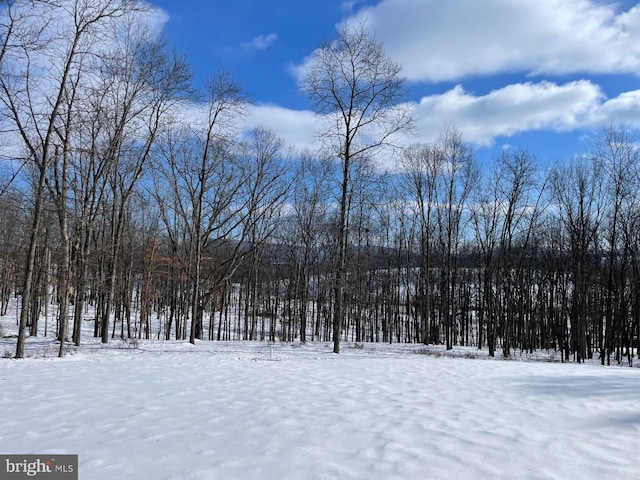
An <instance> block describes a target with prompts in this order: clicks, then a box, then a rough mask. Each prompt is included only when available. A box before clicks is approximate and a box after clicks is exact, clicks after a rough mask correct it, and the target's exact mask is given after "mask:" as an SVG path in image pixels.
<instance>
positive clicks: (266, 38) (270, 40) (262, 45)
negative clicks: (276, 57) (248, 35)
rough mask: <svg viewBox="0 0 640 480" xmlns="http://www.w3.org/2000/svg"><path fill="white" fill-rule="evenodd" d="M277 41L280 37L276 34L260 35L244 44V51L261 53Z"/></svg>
mask: <svg viewBox="0 0 640 480" xmlns="http://www.w3.org/2000/svg"><path fill="white" fill-rule="evenodd" d="M276 40H278V35H277V34H275V33H270V34H268V35H258V36H257V37H255V38H254V39H252V40H251V41H250V42H246V43H243V44H242V49H243V50H245V51H247V52H259V51H262V50H266V49H267V48H269V47H271V46H272V45H273V44H274V43H275V42H276Z"/></svg>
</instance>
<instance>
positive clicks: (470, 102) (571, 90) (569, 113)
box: [246, 80, 640, 148]
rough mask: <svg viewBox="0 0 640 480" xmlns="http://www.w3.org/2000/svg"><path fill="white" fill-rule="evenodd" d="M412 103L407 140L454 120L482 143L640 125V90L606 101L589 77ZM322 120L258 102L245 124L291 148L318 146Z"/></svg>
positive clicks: (425, 137)
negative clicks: (411, 123)
mask: <svg viewBox="0 0 640 480" xmlns="http://www.w3.org/2000/svg"><path fill="white" fill-rule="evenodd" d="M411 107H412V108H413V110H414V115H415V118H416V128H415V129H414V131H413V132H412V136H411V137H407V138H406V139H405V141H406V143H407V144H410V143H415V142H416V141H418V142H425V143H426V142H432V141H434V140H435V139H436V138H437V137H438V135H439V134H440V132H441V131H442V129H443V128H444V127H446V126H447V125H449V124H453V125H455V126H456V127H457V128H458V129H459V130H460V131H461V133H462V135H463V137H464V139H465V140H466V141H468V142H470V143H472V144H475V145H478V146H487V145H492V144H494V142H495V141H496V139H498V138H503V139H504V138H509V137H512V136H514V135H517V134H519V133H522V132H527V131H536V130H537V131H543V130H544V131H556V132H569V131H578V130H582V129H591V128H601V127H607V126H609V125H611V124H612V123H620V124H627V125H629V126H631V127H634V128H640V90H637V91H633V92H625V93H622V94H621V95H619V96H617V97H615V98H611V99H607V98H605V96H604V94H603V92H602V90H601V88H600V87H599V86H598V85H596V84H594V83H592V82H590V81H586V80H580V81H574V82H568V83H565V84H562V85H558V84H555V83H553V82H546V81H543V82H538V83H519V84H513V85H507V86H505V87H503V88H500V89H497V90H494V91H492V92H489V93H487V94H486V95H475V94H473V93H470V92H467V91H465V89H464V87H463V86H462V85H457V86H455V87H454V88H452V89H450V90H448V91H446V92H444V93H441V94H436V95H429V96H425V97H423V98H422V99H421V100H420V101H418V102H414V103H412V104H411ZM320 122H321V119H320V118H319V117H318V116H316V115H315V114H314V113H313V112H311V111H308V110H292V109H287V108H283V107H280V106H275V105H258V106H253V107H251V108H250V115H249V117H248V118H247V121H246V127H247V128H252V127H257V126H266V127H268V128H270V129H272V130H273V131H274V132H275V133H276V134H277V135H279V136H280V137H282V138H283V139H284V140H285V141H286V142H287V143H288V144H290V145H292V146H295V147H298V148H315V147H317V146H318V144H317V138H316V135H315V133H316V132H317V131H318V130H319V128H320V126H321V123H320Z"/></svg>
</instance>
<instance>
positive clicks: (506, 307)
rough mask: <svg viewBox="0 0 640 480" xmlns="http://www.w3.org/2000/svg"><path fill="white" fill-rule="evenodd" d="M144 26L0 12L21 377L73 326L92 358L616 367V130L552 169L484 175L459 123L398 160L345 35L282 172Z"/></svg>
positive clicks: (513, 160) (264, 130)
mask: <svg viewBox="0 0 640 480" xmlns="http://www.w3.org/2000/svg"><path fill="white" fill-rule="evenodd" d="M146 8H148V7H147V6H145V4H143V3H139V2H136V1H126V0H75V1H59V2H58V1H55V0H52V1H48V0H16V1H13V2H4V5H3V2H0V14H1V20H0V44H1V46H0V161H1V163H0V211H1V212H2V214H1V215H0V224H1V225H0V316H2V317H5V318H9V317H10V318H15V322H16V325H17V331H18V335H17V339H16V351H15V357H16V358H22V357H23V356H24V348H25V342H26V338H27V337H34V336H43V335H45V336H55V337H56V338H57V339H58V340H59V341H60V342H59V343H60V351H59V354H60V356H63V355H64V353H65V346H66V345H76V346H79V345H81V343H82V342H83V341H86V337H83V335H86V334H87V333H86V332H87V331H88V329H87V328H86V326H87V325H89V324H90V325H91V331H92V334H93V336H94V337H96V338H99V339H100V341H101V342H102V343H108V342H110V341H113V339H149V338H156V339H158V340H184V341H189V342H191V343H196V341H197V340H203V341H225V340H234V341H270V342H280V341H282V342H296V341H299V342H314V341H322V342H333V348H334V352H335V353H339V352H340V343H341V342H344V341H349V342H358V343H361V342H387V343H423V344H437V345H444V346H446V348H447V349H451V348H453V347H454V346H457V345H464V346H472V347H477V348H478V349H488V351H489V355H491V356H494V355H501V356H504V357H507V358H508V357H511V356H513V355H514V354H515V352H517V351H528V352H534V351H536V350H555V351H559V352H562V358H563V360H565V361H574V362H584V361H586V360H588V359H594V358H595V359H598V360H599V361H600V362H601V363H602V364H603V365H610V364H612V363H614V364H619V363H622V362H625V363H628V364H629V365H632V364H633V359H634V356H635V354H636V353H637V352H638V349H639V348H640V288H639V285H640V208H639V205H640V189H639V188H638V185H640V182H639V180H640V156H639V153H638V144H637V141H636V139H635V138H634V137H633V135H632V133H631V132H630V131H629V130H627V129H626V128H625V127H624V126H621V125H612V126H610V127H609V128H607V129H605V130H604V131H601V132H599V134H598V136H597V138H596V140H595V141H594V142H593V143H592V144H591V145H590V147H589V149H588V151H586V152H576V154H575V156H574V157H573V158H570V159H561V160H558V161H555V162H553V163H552V162H551V161H550V160H549V159H541V158H538V156H537V155H536V154H535V146H531V147H513V148H509V149H504V150H503V151H502V153H501V154H500V155H497V156H495V157H494V158H493V159H491V160H490V161H481V160H479V159H478V158H477V157H476V154H475V152H474V149H473V146H472V145H471V144H469V143H467V142H466V141H465V139H464V138H463V136H462V134H461V133H460V131H459V130H458V129H457V128H456V126H455V125H447V126H444V127H443V129H442V132H441V134H440V136H439V138H438V139H437V140H436V141H434V142H433V143H430V144H414V143H412V142H411V141H403V142H399V141H398V140H399V139H405V140H406V138H410V132H411V127H412V118H411V112H410V111H409V110H408V109H406V108H403V103H402V100H403V82H402V71H401V68H400V66H399V65H397V64H396V63H394V62H393V61H392V60H391V59H390V58H389V57H388V56H387V55H386V53H385V51H384V49H383V47H382V46H381V45H380V44H379V43H377V42H376V40H375V39H374V38H371V37H369V36H368V35H367V34H366V33H365V31H364V30H363V29H361V30H347V29H346V28H345V29H343V30H342V31H340V32H339V33H338V34H337V35H336V37H335V38H334V39H332V40H331V41H329V42H326V43H325V44H323V45H321V48H319V49H318V50H317V51H316V53H315V57H314V58H313V61H312V62H311V63H310V66H309V70H308V73H307V76H306V77H305V80H304V82H303V84H302V86H301V92H300V94H301V95H304V96H305V97H306V98H308V99H309V102H310V105H312V107H313V109H314V111H315V112H316V113H317V115H318V118H319V125H320V128H319V131H318V138H319V139H320V143H321V144H322V145H321V147H322V148H320V149H318V150H317V151H315V150H313V151H312V150H305V151H300V150H296V149H294V148H292V147H290V146H288V145H286V144H285V143H284V141H283V140H281V139H280V138H278V136H277V135H276V134H275V133H274V132H273V131H272V130H271V129H270V128H269V125H265V126H263V127H260V128H255V129H251V130H246V129H243V126H242V125H243V123H242V121H243V118H244V117H245V116H246V115H247V114H248V105H250V102H251V98H250V92H245V91H244V90H243V88H242V86H241V84H240V83H239V82H238V81H237V80H236V79H234V78H232V77H231V75H230V74H228V73H226V72H225V71H223V70H216V71H215V72H213V73H212V75H211V77H210V80H209V81H208V82H207V83H206V84H205V85H194V84H193V82H192V77H191V74H190V71H189V65H188V62H187V60H186V58H185V57H184V56H182V55H180V54H178V53H176V52H174V51H173V50H172V48H171V46H170V45H168V44H167V42H166V41H165V40H164V39H163V38H162V36H161V35H159V34H158V33H157V32H156V31H155V30H154V29H153V27H152V26H151V25H148V24H147V23H145V22H144V21H141V18H142V17H141V15H142V14H143V13H144V10H145V9H146ZM345 65H348V66H349V68H345ZM11 305H16V306H17V309H16V311H14V310H12V309H11V308H9V307H10V306H11ZM0 318H1V317H0ZM49 319H51V322H50V323H49ZM83 325H84V326H85V329H84V333H83V332H82V330H83ZM0 334H1V332H0Z"/></svg>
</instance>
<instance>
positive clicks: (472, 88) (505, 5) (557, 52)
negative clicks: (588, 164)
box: [152, 0, 640, 161]
mask: <svg viewBox="0 0 640 480" xmlns="http://www.w3.org/2000/svg"><path fill="white" fill-rule="evenodd" d="M152 3H153V4H154V5H156V6H158V7H160V8H161V9H162V10H163V11H164V12H165V14H166V15H165V17H164V20H165V24H164V26H165V31H166V34H167V37H168V39H169V42H170V44H171V45H173V46H174V47H175V48H176V49H177V50H178V51H180V52H184V53H185V54H187V56H188V58H189V60H190V63H191V65H192V68H193V71H194V74H195V78H196V80H197V81H202V80H204V79H206V78H207V76H208V75H210V74H211V73H212V72H213V71H215V70H216V68H218V67H220V68H222V69H225V70H228V71H229V72H231V74H232V75H233V77H234V78H235V79H236V80H238V81H239V82H240V83H241V84H242V85H243V87H244V88H245V89H246V91H247V93H248V94H249V95H250V96H251V97H252V98H253V99H254V101H255V102H256V104H255V106H254V107H253V108H252V115H251V117H250V118H249V119H248V120H247V121H248V123H249V124H250V125H263V126H267V127H270V128H272V129H273V130H274V131H275V132H276V133H278V134H279V135H280V136H282V137H283V138H284V139H285V141H287V142H288V143H291V144H293V145H296V146H304V145H305V144H308V143H309V142H311V141H312V139H313V132H312V130H313V128H314V118H313V115H312V114H311V113H310V112H309V111H308V104H307V102H306V99H305V98H304V97H302V96H301V95H300V94H299V93H298V91H297V79H296V76H295V72H296V71H297V70H299V69H296V67H300V66H301V65H303V64H304V61H305V58H306V57H307V56H309V55H310V54H311V53H312V52H313V50H314V49H315V48H316V47H317V46H318V45H319V44H320V43H321V42H322V41H323V40H326V39H329V38H331V37H332V36H333V35H334V34H335V32H336V27H337V25H339V24H340V23H341V22H361V21H364V22H365V25H366V26H367V28H368V29H370V30H371V31H372V33H374V34H375V35H376V36H377V38H378V39H379V40H380V41H381V42H382V43H383V45H384V46H385V48H386V50H387V52H388V54H389V55H390V56H391V57H392V58H393V59H394V60H396V61H398V62H399V63H400V64H401V65H403V74H404V75H405V76H406V78H407V85H408V92H409V97H410V98H409V100H410V101H411V102H413V103H414V111H415V116H416V127H417V128H416V132H415V141H416V142H429V141H433V140H434V139H435V138H436V136H437V134H438V133H439V132H440V131H441V130H442V128H444V126H446V125H447V124H454V125H456V126H457V127H458V128H459V129H460V130H461V132H462V134H463V136H464V138H465V139H466V140H467V141H469V142H470V143H472V144H473V145H474V146H475V147H476V148H477V151H478V155H479V156H480V157H486V158H488V157H490V156H491V155H492V154H494V153H497V152H499V151H500V150H501V149H502V148H505V147H507V146H513V147H515V146H517V147H525V148H528V149H529V150H531V151H532V152H534V153H536V154H537V155H538V156H539V158H540V159H541V160H542V161H555V160H566V159H568V158H571V156H572V155H574V154H580V153H583V152H584V151H586V150H588V149H589V146H590V142H591V140H592V139H593V138H594V136H597V135H599V134H600V133H601V132H602V129H603V128H605V127H607V126H609V125H612V124H623V125H625V126H626V127H627V128H629V129H630V130H631V131H632V132H634V133H636V134H637V133H639V129H640V78H639V76H638V75H639V74H640V3H639V2H636V1H632V0H619V1H617V2H608V1H603V0H447V1H441V0H380V1H376V2H374V1H351V2H347V1H340V0H323V1H299V0H296V1H291V0H281V1H277V2H265V1H263V0H262V1H261V0H234V1H231V2H222V1H205V0H182V1H179V2H178V1H175V0H152Z"/></svg>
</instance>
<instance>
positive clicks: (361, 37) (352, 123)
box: [302, 25, 411, 353]
mask: <svg viewBox="0 0 640 480" xmlns="http://www.w3.org/2000/svg"><path fill="white" fill-rule="evenodd" d="M302 91H303V92H304V93H305V94H306V95H307V97H308V98H309V99H310V100H311V101H312V103H313V105H314V107H315V109H316V111H317V112H318V113H319V114H321V115H323V116H324V117H323V121H324V122H325V127H324V129H323V130H322V131H321V132H320V135H321V138H322V141H323V144H324V146H325V148H326V149H327V150H328V151H329V152H330V154H331V155H332V156H333V157H335V158H338V159H340V162H341V175H340V176H339V180H338V183H339V186H340V196H339V202H338V203H339V219H338V230H339V232H338V255H337V265H336V273H335V302H336V306H335V311H334V319H333V351H334V352H335V353H340V335H341V331H342V325H343V320H344V315H345V309H344V291H345V282H346V279H345V274H346V270H347V244H348V242H349V215H350V205H349V198H350V190H351V182H352V176H353V173H354V167H355V165H356V163H357V162H362V161H367V160H369V159H371V158H372V157H373V156H374V155H375V154H376V153H378V152H379V151H380V150H381V149H382V148H383V147H385V146H388V145H389V144H390V142H391V141H392V139H393V137H394V135H395V134H397V133H399V132H401V131H403V130H406V129H408V128H409V127H410V126H411V116H410V112H409V110H408V109H407V108H404V107H403V106H402V105H401V104H400V102H401V100H402V98H403V91H402V81H401V77H400V66H399V65H398V64H397V63H395V62H393V61H392V60H391V59H390V58H389V57H388V56H387V54H386V52H385V51H384V48H383V47H382V45H381V44H380V43H379V42H378V41H377V40H376V39H375V38H373V37H372V36H371V35H370V34H369V33H367V32H366V30H365V28H364V25H359V26H356V27H350V26H344V27H343V28H342V29H341V30H340V32H339V33H338V35H337V36H336V37H335V38H334V39H333V40H331V41H330V42H326V43H324V44H323V45H321V46H320V48H318V49H317V50H316V51H315V52H314V53H313V55H312V58H311V60H310V63H309V65H308V67H307V72H306V75H305V77H304V79H303V82H302Z"/></svg>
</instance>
